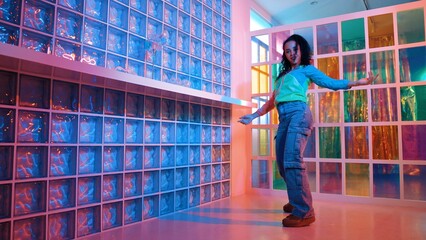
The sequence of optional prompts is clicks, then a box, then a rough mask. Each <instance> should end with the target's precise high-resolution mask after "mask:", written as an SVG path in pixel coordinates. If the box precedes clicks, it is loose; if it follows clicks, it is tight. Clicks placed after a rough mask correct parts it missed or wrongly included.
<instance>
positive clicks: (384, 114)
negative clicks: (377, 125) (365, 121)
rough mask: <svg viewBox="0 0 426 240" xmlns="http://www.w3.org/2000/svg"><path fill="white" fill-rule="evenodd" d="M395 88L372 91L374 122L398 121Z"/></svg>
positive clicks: (372, 116) (372, 115)
mask: <svg viewBox="0 0 426 240" xmlns="http://www.w3.org/2000/svg"><path fill="white" fill-rule="evenodd" d="M396 100H397V96H396V89H395V88H379V89H371V118H372V120H373V121H374V122H389V121H392V122H393V121H397V120H398V114H397V102H396Z"/></svg>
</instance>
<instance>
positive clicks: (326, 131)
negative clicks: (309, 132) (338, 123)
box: [319, 127, 341, 158]
mask: <svg viewBox="0 0 426 240" xmlns="http://www.w3.org/2000/svg"><path fill="white" fill-rule="evenodd" d="M319 148H320V158H341V146H340V128H339V127H320V128H319Z"/></svg>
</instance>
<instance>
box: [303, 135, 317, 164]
mask: <svg viewBox="0 0 426 240" xmlns="http://www.w3.org/2000/svg"><path fill="white" fill-rule="evenodd" d="M315 146H316V140H315V128H313V129H312V131H311V135H310V136H309V137H308V142H307V143H306V147H305V151H304V152H303V157H305V158H315V157H316V152H315V149H316V147H315Z"/></svg>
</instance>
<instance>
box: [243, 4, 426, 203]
mask: <svg viewBox="0 0 426 240" xmlns="http://www.w3.org/2000/svg"><path fill="white" fill-rule="evenodd" d="M424 11H425V8H424V4H421V3H420V2H412V3H409V4H407V5H406V7H404V8H387V9H384V10H383V11H381V12H380V13H379V12H376V13H372V14H367V13H365V14H364V12H357V13H356V14H345V15H341V16H335V17H331V18H328V19H326V20H325V21H320V22H318V21H317V22H301V23H297V24H286V25H282V26H279V27H278V28H271V29H265V30H262V31H261V32H258V31H254V32H252V34H251V36H250V37H251V43H252V45H251V46H252V65H251V71H252V77H251V80H252V81H251V93H252V96H251V99H252V102H253V103H255V104H257V105H258V106H259V107H261V106H263V105H264V104H265V103H266V102H267V101H268V100H269V98H270V96H271V94H272V90H273V89H270V90H269V91H268V90H267V89H268V88H270V87H271V85H272V84H271V82H272V81H274V80H275V78H276V77H277V76H278V73H279V71H280V68H281V63H280V62H281V60H282V44H283V42H284V41H285V40H286V39H287V38H288V37H289V36H291V34H299V35H301V36H302V37H304V38H305V39H306V40H307V42H308V43H309V45H310V46H311V54H312V61H311V64H312V65H314V66H315V67H316V68H318V69H319V70H320V71H322V72H323V73H324V74H325V75H327V76H329V77H331V78H333V79H336V80H340V79H347V80H349V81H357V80H361V79H364V78H366V77H367V76H368V73H369V72H370V71H371V72H372V74H373V75H376V74H377V75H378V77H377V79H375V81H374V82H373V83H372V84H371V85H362V86H353V87H352V88H350V89H344V90H339V91H333V90H330V89H327V88H324V87H321V86H317V85H315V84H314V83H313V81H311V82H310V83H309V84H308V89H307V104H308V106H309V108H310V110H311V112H312V115H313V120H314V123H313V129H312V133H311V135H310V136H309V137H308V141H307V144H306V146H305V148H304V151H303V157H304V161H305V163H309V164H310V165H307V171H308V176H309V179H310V185H311V186H310V187H311V191H316V192H318V193H320V194H322V193H326V194H336V195H346V196H350V197H355V198H359V197H367V198H379V199H391V200H390V201H394V200H395V199H396V200H400V201H403V202H409V201H420V202H424V201H425V192H426V189H425V188H424V186H423V185H425V181H424V171H425V161H426V151H425V150H424V149H425V146H426V138H425V137H424V136H426V132H425V131H426V127H425V124H424V121H425V120H426V106H425V103H426V85H425V80H426V67H425V66H426V57H425V56H426V39H425V29H424V28H425V14H424ZM262 69H263V70H264V71H262ZM267 70H268V71H267ZM263 72H264V75H263V76H262V73H263ZM268 78H269V79H270V80H269V81H267V80H266V79H268ZM267 83H268V84H269V85H267ZM257 109H258V108H253V109H252V112H255V111H256V110H257ZM278 125H279V119H278V114H277V112H276V110H275V109H274V110H272V111H270V112H268V113H267V114H265V115H263V116H261V117H259V118H256V119H255V120H254V121H253V122H252V125H251V126H250V129H251V131H252V136H251V137H252V139H251V140H252V141H251V143H252V156H251V159H262V161H268V163H269V164H271V167H272V168H271V167H270V168H271V169H272V171H271V172H270V173H269V174H270V176H269V180H270V181H272V182H271V184H270V186H269V189H271V190H284V191H285V190H287V186H286V184H285V182H284V181H283V180H282V177H281V176H280V173H279V171H278V169H277V167H276V157H275V148H276V146H275V143H274V140H273V138H274V136H275V134H276V129H277V127H278ZM264 139H265V140H264ZM269 139H272V140H269ZM253 161H254V160H253ZM252 174H253V175H252V176H253V179H254V178H255V177H254V176H256V177H258V175H259V173H258V171H257V170H256V171H253V172H252ZM252 188H257V187H256V186H252ZM259 188H262V187H259ZM262 191H264V190H262ZM385 201H386V200H385Z"/></svg>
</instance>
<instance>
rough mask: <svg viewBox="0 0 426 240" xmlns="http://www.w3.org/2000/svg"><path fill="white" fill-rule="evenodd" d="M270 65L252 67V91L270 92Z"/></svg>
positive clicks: (253, 92)
mask: <svg viewBox="0 0 426 240" xmlns="http://www.w3.org/2000/svg"><path fill="white" fill-rule="evenodd" d="M269 82H270V80H269V65H261V66H252V67H251V93H252V94H257V93H269V91H270V90H269Z"/></svg>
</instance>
